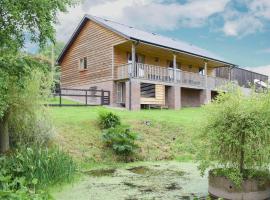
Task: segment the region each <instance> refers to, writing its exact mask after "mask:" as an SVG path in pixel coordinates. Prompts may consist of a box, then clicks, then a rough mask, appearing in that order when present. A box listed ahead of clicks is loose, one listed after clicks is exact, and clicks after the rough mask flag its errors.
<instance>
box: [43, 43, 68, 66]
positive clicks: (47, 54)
mask: <svg viewBox="0 0 270 200" xmlns="http://www.w3.org/2000/svg"><path fill="white" fill-rule="evenodd" d="M64 46H65V43H64V42H60V41H56V42H55V43H54V44H47V45H45V46H44V47H42V48H40V49H39V51H38V55H40V56H42V57H44V58H47V59H48V60H50V61H51V58H52V50H53V51H54V61H56V59H57V58H58V56H59V55H60V53H61V52H62V50H63V48H64Z"/></svg>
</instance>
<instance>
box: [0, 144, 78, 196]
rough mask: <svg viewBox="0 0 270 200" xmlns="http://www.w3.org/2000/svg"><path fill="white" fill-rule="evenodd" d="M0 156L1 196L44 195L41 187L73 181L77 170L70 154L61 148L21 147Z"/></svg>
mask: <svg viewBox="0 0 270 200" xmlns="http://www.w3.org/2000/svg"><path fill="white" fill-rule="evenodd" d="M0 159H1V162H0V169H1V170H0V180H1V181H0V189H1V190H2V192H0V199H4V197H5V198H6V199H12V198H11V197H12V196H13V195H12V193H13V192H14V193H16V194H18V195H17V196H18V198H13V199H23V198H19V197H20V196H19V195H22V196H23V197H24V196H25V199H31V198H32V197H33V199H35V198H36V197H40V198H41V197H42V198H43V199H44V198H45V197H46V196H44V195H42V189H44V188H46V187H48V186H52V185H54V184H58V183H62V182H65V181H67V182H69V181H71V180H72V178H73V177H74V173H75V171H76V164H75V163H74V161H73V160H72V159H71V157H69V156H68V155H67V154H66V153H64V152H62V151H60V150H59V149H58V148H51V149H47V148H38V147H33V148H20V149H19V150H16V151H15V152H14V153H13V154H11V155H9V156H2V157H0ZM21 193H22V194H21ZM34 194H36V195H34ZM44 194H45V193H44ZM30 197H31V198H30ZM37 199H38V198H37Z"/></svg>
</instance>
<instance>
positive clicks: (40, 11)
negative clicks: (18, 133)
mask: <svg viewBox="0 0 270 200" xmlns="http://www.w3.org/2000/svg"><path fill="white" fill-rule="evenodd" d="M73 3H74V2H73V1H72V0H24V1H18V0H1V1H0V14H1V18H0V94H1V95H0V153H1V152H2V153H3V152H6V151H7V150H8V149H9V128H8V119H9V116H10V114H11V113H10V111H11V110H12V109H11V108H12V106H13V105H18V104H19V102H16V98H15V99H12V98H11V97H14V96H15V95H12V94H14V92H16V93H18V94H17V95H20V91H22V90H21V89H23V88H24V83H25V82H24V80H25V78H26V77H27V76H30V74H31V73H30V72H31V70H32V69H33V68H36V67H42V66H43V65H41V64H39V62H38V61H37V60H36V59H34V58H33V57H29V56H25V55H21V54H20V49H21V48H22V47H23V46H24V43H25V37H26V35H28V36H29V37H30V40H31V41H32V42H35V43H38V44H39V45H40V46H41V47H43V46H44V45H45V44H46V43H47V42H48V41H51V42H54V41H55V39H54V36H55V29H54V26H53V24H54V23H56V22H57V18H56V15H57V13H58V12H59V11H60V12H64V11H66V8H67V6H69V5H71V4H73Z"/></svg>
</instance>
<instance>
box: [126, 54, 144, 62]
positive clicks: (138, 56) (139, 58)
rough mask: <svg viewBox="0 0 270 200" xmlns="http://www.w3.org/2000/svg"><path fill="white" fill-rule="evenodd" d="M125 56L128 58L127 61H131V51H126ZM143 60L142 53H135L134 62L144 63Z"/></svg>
mask: <svg viewBox="0 0 270 200" xmlns="http://www.w3.org/2000/svg"><path fill="white" fill-rule="evenodd" d="M127 58H128V63H132V54H131V53H129V52H128V53H127ZM144 60H145V56H144V55H142V54H137V53H136V60H135V61H136V62H137V63H144Z"/></svg>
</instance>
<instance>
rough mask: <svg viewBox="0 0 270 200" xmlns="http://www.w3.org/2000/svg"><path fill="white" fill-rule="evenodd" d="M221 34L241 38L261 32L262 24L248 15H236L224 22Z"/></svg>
mask: <svg viewBox="0 0 270 200" xmlns="http://www.w3.org/2000/svg"><path fill="white" fill-rule="evenodd" d="M222 30H223V32H224V34H225V35H227V36H239V37H243V36H246V35H249V34H252V33H256V32H258V31H262V30H263V23H262V22H261V21H260V20H259V19H257V18H256V17H254V16H252V15H249V14H238V16H237V17H236V16H235V17H232V18H230V19H228V20H225V23H224V26H223V29H222Z"/></svg>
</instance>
